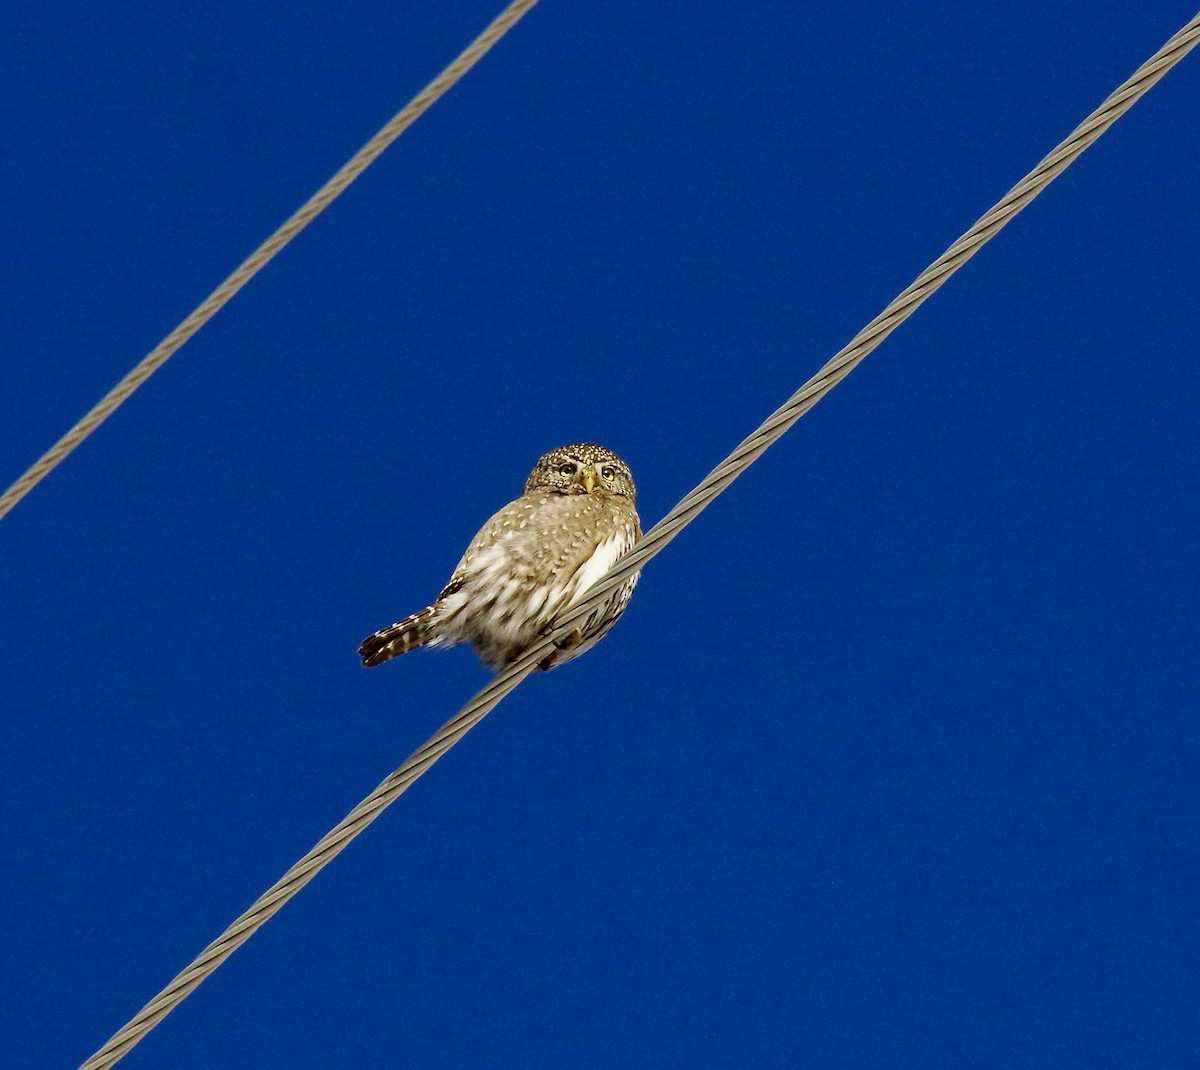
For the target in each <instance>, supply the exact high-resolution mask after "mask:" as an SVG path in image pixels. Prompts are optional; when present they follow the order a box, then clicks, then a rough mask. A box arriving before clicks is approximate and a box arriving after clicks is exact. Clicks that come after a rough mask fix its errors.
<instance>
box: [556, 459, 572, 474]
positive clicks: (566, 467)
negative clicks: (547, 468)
mask: <svg viewBox="0 0 1200 1070" xmlns="http://www.w3.org/2000/svg"><path fill="white" fill-rule="evenodd" d="M558 471H559V474H560V475H564V476H573V475H574V474H575V466H574V465H573V464H572V463H571V462H570V461H567V463H566V464H560V465H559V466H558Z"/></svg>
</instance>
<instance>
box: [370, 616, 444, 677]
mask: <svg viewBox="0 0 1200 1070" xmlns="http://www.w3.org/2000/svg"><path fill="white" fill-rule="evenodd" d="M433 617H434V607H433V606H426V607H425V608H424V609H422V610H420V611H419V612H416V613H414V614H413V615H412V616H410V617H405V618H404V619H403V620H400V621H397V622H396V623H395V624H392V625H389V626H388V627H386V628H381V629H380V630H379V631H377V632H376V633H375V634H374V635H368V636H367V637H366V639H364V640H363V641H362V646H360V647H359V648H358V653H359V656H360V657H361V658H362V663H363V665H364V667H366V668H368V669H369V668H371V667H372V666H374V665H382V664H383V663H384V662H385V661H387V660H388V659H389V658H398V657H399V656H400V655H401V654H407V653H408V652H409V651H410V650H416V649H417V647H419V646H424V645H425V644H426V643H428V642H429V641H430V640H431V639H433V638H434V635H435V631H434V620H433Z"/></svg>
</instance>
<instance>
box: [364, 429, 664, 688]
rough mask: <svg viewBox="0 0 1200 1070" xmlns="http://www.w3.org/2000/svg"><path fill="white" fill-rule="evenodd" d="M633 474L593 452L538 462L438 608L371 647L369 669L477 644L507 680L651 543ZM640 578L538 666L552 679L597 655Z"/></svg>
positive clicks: (378, 637)
mask: <svg viewBox="0 0 1200 1070" xmlns="http://www.w3.org/2000/svg"><path fill="white" fill-rule="evenodd" d="M635 496H636V491H635V490H634V487H633V477H632V476H631V475H630V474H629V466H628V465H626V464H625V462H624V461H622V460H621V458H620V457H618V456H617V455H616V454H615V453H612V452H610V451H609V450H606V449H604V448H603V447H601V446H595V445H593V444H592V443H590V442H583V443H579V444H577V445H574V446H563V447H562V448H561V449H557V450H551V451H550V452H549V453H547V454H544V455H543V456H542V457H540V458H539V459H538V463H537V464H536V465H535V466H534V469H533V471H532V472H531V473H530V474H529V478H528V479H527V480H526V481H525V491H524V493H523V494H522V495H521V497H519V498H518V499H517V500H516V501H514V502H510V503H509V504H508V505H506V506H505V507H504V508H503V509H501V510H500V512H498V513H497V514H496V515H495V516H493V517H492V518H491V519H490V520H489V521H488V522H487V523H486V524H484V525H483V527H482V528H481V529H480V530H479V533H478V534H477V535H476V536H475V538H473V539H472V540H471V545H470V546H468V547H467V552H466V553H465V554H463V557H462V560H461V561H460V562H459V563H458V567H457V568H456V569H455V570H454V575H453V576H451V577H450V582H449V583H448V584H446V586H445V588H444V589H443V590H442V593H441V594H440V595H438V598H437V601H436V602H434V603H433V605H431V606H427V607H426V608H425V609H422V610H419V611H418V612H416V613H414V614H412V616H409V617H405V618H404V620H402V621H398V622H397V623H395V624H393V625H391V626H390V627H388V628H384V629H383V630H382V631H378V632H376V633H375V634H374V635H370V636H368V637H367V638H366V639H364V640H363V643H362V646H360V647H359V648H358V653H359V654H360V655H361V656H362V660H363V665H365V666H367V667H370V666H373V665H379V664H382V663H383V662H385V661H387V660H388V659H389V658H394V657H397V656H398V655H400V654H406V653H408V651H410V650H415V649H416V648H417V647H419V646H452V645H453V644H455V643H469V644H470V645H471V647H472V648H473V649H474V651H475V653H476V654H478V655H479V658H480V660H481V661H483V663H484V664H485V665H488V666H489V667H491V668H492V669H495V670H496V671H499V670H500V669H503V668H504V667H505V666H506V665H508V664H509V663H510V662H512V661H515V660H516V659H517V658H519V657H520V656H521V655H522V654H524V653H525V651H527V650H528V649H529V648H530V647H532V646H534V645H536V644H537V642H538V640H539V639H540V638H541V637H542V636H543V635H544V634H545V633H546V632H547V631H549V630H550V628H551V627H552V625H553V624H554V621H555V620H556V618H557V617H558V616H559V615H560V614H562V612H563V611H564V610H566V609H569V608H570V607H572V606H573V605H575V604H576V603H577V602H578V601H579V600H580V596H581V595H583V594H584V592H586V591H587V589H588V588H589V587H590V586H591V585H592V584H593V583H595V582H596V581H597V580H598V579H600V577H601V576H603V575H604V574H605V573H606V572H607V571H608V569H609V567H610V566H611V565H612V564H613V563H614V562H615V561H616V560H617V559H618V558H620V557H622V556H624V555H625V554H626V553H628V552H629V550H630V549H631V548H632V547H633V545H634V543H635V542H636V541H637V540H638V539H639V538H641V534H642V530H641V527H640V526H639V524H638V515H637V510H636V509H635V508H634V498H635ZM637 580H638V574H637V573H635V574H634V575H633V576H631V577H630V578H629V579H628V580H627V581H626V582H625V583H624V584H622V585H621V586H620V587H617V588H614V589H613V590H612V591H611V592H609V595H608V597H607V598H606V599H605V600H604V601H603V602H601V603H600V605H599V606H597V607H596V608H595V609H594V610H593V611H592V613H591V614H590V615H589V616H588V617H586V618H585V619H584V620H583V621H581V622H580V624H579V626H578V627H577V628H576V629H575V630H574V631H573V632H572V633H571V634H570V635H569V636H568V637H567V638H566V639H565V640H563V641H562V642H561V643H560V644H559V646H558V648H557V649H556V650H554V651H553V652H552V653H550V654H549V655H547V656H546V657H545V658H544V659H543V660H542V661H541V662H540V663H539V665H538V668H539V669H543V670H544V669H550V668H553V667H554V666H555V665H561V664H563V663H564V662H566V661H570V659H571V658H574V657H577V656H578V655H580V654H582V653H583V652H584V651H585V650H589V649H590V648H591V647H593V646H594V645H595V644H596V643H598V642H599V641H600V639H601V638H602V637H603V636H604V634H605V633H606V632H607V631H608V630H609V628H611V627H612V626H613V624H615V623H616V620H617V618H618V617H619V616H620V615H621V613H622V612H623V611H624V609H625V606H626V605H627V604H628V603H629V596H630V595H632V594H633V588H634V585H635V584H636V583H637Z"/></svg>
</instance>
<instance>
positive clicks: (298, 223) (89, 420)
mask: <svg viewBox="0 0 1200 1070" xmlns="http://www.w3.org/2000/svg"><path fill="white" fill-rule="evenodd" d="M536 3H537V0H513V2H512V3H511V4H509V5H508V7H506V8H505V9H504V10H503V11H502V12H501V13H500V14H499V15H497V16H496V18H495V20H494V21H493V22H492V24H491V25H490V26H488V28H487V29H486V30H484V31H483V33H481V34H480V35H479V36H478V37H476V38H475V40H474V41H472V42H471V43H470V44H469V45H468V46H467V47H466V48H465V49H464V50H463V52H462V53H461V54H460V55H459V56H458V58H457V59H455V60H454V61H453V62H452V63H451V64H450V65H449V66H448V67H447V68H446V69H445V70H444V71H442V73H441V74H439V75H438V76H437V77H436V78H435V79H434V80H433V81H432V82H430V83H429V84H428V85H427V86H426V87H425V88H424V89H422V90H421V92H419V93H418V94H417V95H416V96H415V97H413V99H412V100H411V101H409V102H408V104H406V105H405V106H404V107H403V108H401V109H400V111H398V112H397V113H396V114H395V115H394V116H392V118H391V119H389V120H388V121H387V122H386V123H385V124H384V125H383V126H382V127H381V128H380V130H379V132H378V133H377V134H376V135H375V136H374V137H373V138H371V140H370V141H368V142H367V143H366V144H365V145H364V146H363V147H362V148H361V149H359V150H358V152H356V153H355V154H354V155H353V156H352V157H351V158H350V159H349V160H348V161H347V162H346V164H345V166H343V167H342V168H341V170H340V171H338V172H337V174H335V175H334V176H333V177H332V178H331V179H330V180H329V181H328V182H326V183H325V185H323V186H322V187H321V188H320V189H319V190H317V192H316V193H314V194H313V195H312V196H311V197H310V198H309V199H308V200H307V201H305V202H304V204H303V205H301V206H300V208H298V209H297V210H296V212H295V214H294V215H292V217H291V218H290V219H288V220H287V222H285V223H284V224H283V225H282V226H281V227H280V228H279V229H278V230H277V231H275V233H274V234H272V235H271V236H270V237H269V238H268V239H267V240H266V241H265V242H263V243H262V245H260V246H259V247H258V248H257V249H255V250H254V252H252V253H251V254H250V255H249V256H248V257H247V258H246V259H245V260H244V261H242V263H241V265H240V266H239V267H238V268H237V270H236V271H234V272H233V274H232V275H230V276H229V278H227V279H226V280H225V281H224V282H223V283H221V285H220V286H218V287H217V288H216V289H215V290H213V292H212V293H211V294H209V295H208V297H206V298H205V299H204V300H203V301H202V302H201V303H200V304H199V305H198V306H197V307H196V309H195V311H193V312H192V313H191V315H189V316H188V317H187V319H185V320H184V321H183V322H182V323H181V324H180V325H179V326H178V327H176V328H175V330H173V331H172V332H171V333H170V334H169V335H167V337H166V338H164V339H163V340H162V341H161V342H159V343H158V345H156V346H155V347H154V348H153V349H152V350H151V351H150V352H149V353H147V354H146V356H144V357H143V358H142V359H141V361H139V362H138V364H137V365H136V366H135V367H134V368H132V369H131V370H130V372H129V374H127V375H126V376H125V377H124V378H123V379H122V380H121V381H120V382H119V383H117V385H116V386H114V387H113V388H112V390H110V391H109V392H108V393H107V394H105V395H104V397H103V398H101V399H100V401H99V402H97V403H96V405H95V407H94V408H93V409H92V410H91V412H89V413H88V414H87V415H86V416H85V417H84V418H83V419H82V420H80V421H79V423H77V424H76V425H75V426H74V427H72V428H71V430H70V431H68V432H67V433H66V434H65V435H63V437H62V438H60V439H59V440H58V441H57V442H56V443H55V444H54V445H53V446H51V447H50V449H48V450H47V451H46V452H45V453H44V454H43V455H42V456H41V457H40V458H39V459H38V460H37V461H36V462H35V463H34V464H33V465H32V466H31V467H30V469H29V470H28V471H27V472H26V473H25V474H24V475H23V476H21V478H20V479H18V480H17V481H16V482H15V483H14V484H13V485H12V486H11V487H9V488H8V490H6V491H5V492H4V494H3V495H0V518H3V517H4V516H5V515H6V514H7V513H8V512H9V511H11V509H12V508H13V506H14V505H16V504H17V502H19V501H20V500H21V499H22V498H24V497H25V495H26V494H28V493H29V492H30V491H31V490H32V489H33V488H34V487H35V486H37V484H38V483H40V482H41V481H42V480H43V479H45V477H46V476H47V475H49V474H50V472H51V471H53V469H54V468H56V467H57V466H58V465H59V464H61V463H62V462H63V461H64V460H65V459H66V458H67V456H68V454H70V453H71V452H72V450H74V449H75V447H76V446H78V445H79V444H80V443H81V442H82V441H83V440H84V439H85V438H87V437H88V435H90V434H91V433H92V432H93V431H95V430H96V428H97V427H99V426H100V425H101V424H102V423H103V422H104V421H105V420H107V419H108V418H109V417H110V416H111V415H112V414H113V413H114V412H115V411H116V410H117V409H118V408H119V407H120V405H121V404H122V403H123V402H124V401H125V400H126V399H127V398H128V397H129V396H130V395H131V394H132V393H133V392H134V391H135V390H136V389H137V388H138V387H139V386H141V385H142V383H144V382H145V381H146V380H147V379H149V378H150V376H151V375H153V374H154V373H155V372H156V371H158V369H159V368H161V367H162V366H163V364H165V363H166V362H167V360H168V358H169V357H171V355H172V354H174V353H175V351H176V350H178V349H179V348H180V346H182V345H183V344H184V343H185V342H186V341H187V340H188V339H189V338H191V337H192V335H194V334H195V333H196V332H197V331H198V330H200V328H201V327H203V326H204V325H205V324H206V323H207V322H208V321H209V320H210V319H212V318H213V316H215V315H216V314H217V313H218V312H219V311H220V310H221V309H222V308H223V307H224V306H225V305H226V304H227V303H228V301H229V300H230V299H231V298H232V297H233V295H234V294H236V293H237V292H238V290H240V289H241V288H242V287H243V286H245V285H246V283H247V282H249V281H250V280H251V279H252V278H253V277H254V276H255V275H257V274H258V272H259V271H261V270H262V269H263V268H264V267H266V265H267V263H268V262H269V261H270V260H271V259H272V258H273V257H274V256H275V254H276V253H278V252H279V251H280V250H281V249H282V248H283V247H284V246H285V245H287V243H288V242H290V241H291V240H292V239H293V238H294V237H295V236H296V235H297V234H299V233H300V231H302V230H303V229H304V228H305V227H306V226H308V224H309V223H311V222H312V221H313V220H314V219H316V217H317V216H318V215H320V214H321V212H323V211H324V210H325V209H326V208H328V207H329V205H330V204H332V203H333V201H334V200H335V199H336V198H337V197H338V196H339V195H340V194H341V193H342V192H343V191H344V190H345V189H346V187H347V186H349V185H350V183H351V182H353V181H354V180H355V179H356V178H358V176H359V175H360V174H362V173H363V171H365V170H366V169H367V168H368V167H369V166H370V165H371V164H372V163H374V162H375V160H376V159H378V158H379V156H380V155H381V154H382V153H383V150H384V149H386V148H387V147H388V146H389V145H390V144H391V143H392V142H393V141H395V140H396V138H398V137H399V136H400V135H401V134H402V133H404V131H405V130H407V129H408V128H409V127H410V126H412V124H413V123H414V122H416V120H417V119H419V118H420V117H421V116H422V115H423V114H424V113H425V112H426V111H428V110H429V108H430V107H431V106H432V105H433V104H434V103H435V102H436V101H437V100H438V99H439V98H440V97H442V95H443V94H445V93H446V91H447V90H448V89H450V87H451V86H453V85H454V84H455V83H456V82H457V81H458V80H459V79H460V78H462V76H463V75H464V74H466V73H467V71H469V70H470V69H471V68H472V67H474V66H475V64H476V63H478V62H479V60H480V59H481V58H482V57H483V56H484V54H485V53H486V52H488V50H489V49H491V47H492V45H494V44H495V43H496V42H497V41H499V40H500V38H501V37H503V36H504V34H505V33H506V32H507V31H508V30H509V29H510V28H511V27H512V26H513V25H514V24H515V23H516V22H517V21H518V20H519V19H520V18H521V17H522V16H523V15H524V14H525V13H526V12H527V11H528V10H529V9H530V8H531V7H533V5H534V4H536Z"/></svg>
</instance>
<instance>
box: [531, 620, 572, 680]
mask: <svg viewBox="0 0 1200 1070" xmlns="http://www.w3.org/2000/svg"><path fill="white" fill-rule="evenodd" d="M582 642H583V635H582V633H581V632H580V631H579V629H578V628H576V629H575V630H574V631H573V632H571V633H570V634H569V635H567V637H566V638H565V639H563V641H562V642H561V643H555V644H554V645H555V647H556V648H557V649H556V650H554V651H553V652H552V653H550V654H547V655H546V656H545V657H544V658H542V660H541V661H539V662H538V672H548V671H549V670H550V669H553V668H554V666H555V664H556V663H557V661H558V652H559V650H573V649H574V648H575V647H577V646H579V644H580V643H582Z"/></svg>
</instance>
